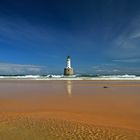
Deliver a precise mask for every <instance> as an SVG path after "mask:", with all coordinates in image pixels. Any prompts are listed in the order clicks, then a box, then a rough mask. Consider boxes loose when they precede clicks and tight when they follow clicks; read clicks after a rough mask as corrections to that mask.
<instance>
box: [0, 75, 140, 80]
mask: <svg viewBox="0 0 140 140" xmlns="http://www.w3.org/2000/svg"><path fill="white" fill-rule="evenodd" d="M2 79H3V80H6V79H7V80H140V75H128V74H124V75H92V74H85V75H83V74H77V75H73V76H64V75H59V74H58V75H57V74H56V75H54V74H48V75H0V80H2Z"/></svg>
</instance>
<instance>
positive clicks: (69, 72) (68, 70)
mask: <svg viewBox="0 0 140 140" xmlns="http://www.w3.org/2000/svg"><path fill="white" fill-rule="evenodd" d="M73 74H74V71H73V68H64V75H65V76H71V75H73Z"/></svg>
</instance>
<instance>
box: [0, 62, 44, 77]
mask: <svg viewBox="0 0 140 140" xmlns="http://www.w3.org/2000/svg"><path fill="white" fill-rule="evenodd" d="M42 70H43V67H41V66H36V65H21V64H8V63H0V74H1V75H6V74H9V75H11V74H12V75H14V74H15V75H16V74H39V73H41V71H42Z"/></svg>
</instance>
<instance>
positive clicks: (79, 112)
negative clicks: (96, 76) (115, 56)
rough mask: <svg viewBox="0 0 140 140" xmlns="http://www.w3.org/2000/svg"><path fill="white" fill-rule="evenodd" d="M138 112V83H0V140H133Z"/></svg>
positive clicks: (139, 124)
mask: <svg viewBox="0 0 140 140" xmlns="http://www.w3.org/2000/svg"><path fill="white" fill-rule="evenodd" d="M104 87H106V88H104ZM139 107H140V81H25V80H23V81H18V80H17V81H13V80H9V81H8V80H5V81H0V140H22V139H23V140H66V139H68V140H139V139H140V109H139Z"/></svg>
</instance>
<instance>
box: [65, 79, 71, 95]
mask: <svg viewBox="0 0 140 140" xmlns="http://www.w3.org/2000/svg"><path fill="white" fill-rule="evenodd" d="M66 86H67V93H68V96H69V97H72V81H67V84H66Z"/></svg>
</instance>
